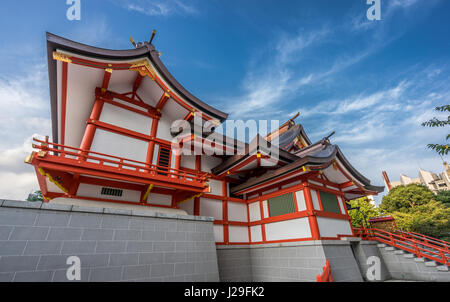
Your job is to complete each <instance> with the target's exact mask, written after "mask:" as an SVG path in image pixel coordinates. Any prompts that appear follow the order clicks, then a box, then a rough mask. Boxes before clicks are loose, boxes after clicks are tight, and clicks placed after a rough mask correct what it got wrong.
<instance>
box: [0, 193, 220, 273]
mask: <svg viewBox="0 0 450 302" xmlns="http://www.w3.org/2000/svg"><path fill="white" fill-rule="evenodd" d="M69 256H78V257H79V258H80V260H81V281H219V274H218V265H217V254H216V246H215V242H214V233H213V219H212V218H210V217H195V216H186V215H173V214H163V213H155V212H148V211H142V212H139V211H131V210H123V209H108V208H94V207H80V206H71V205H58V204H51V203H50V204H49V203H31V202H24V201H9V200H5V201H0V281H17V282H20V281H67V277H66V272H67V268H68V267H69V266H70V265H68V264H67V263H66V261H67V258H68V257H69Z"/></svg>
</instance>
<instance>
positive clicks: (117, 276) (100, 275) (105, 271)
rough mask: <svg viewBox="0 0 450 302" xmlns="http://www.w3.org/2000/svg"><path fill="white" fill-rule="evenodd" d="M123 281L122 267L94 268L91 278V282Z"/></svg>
mask: <svg viewBox="0 0 450 302" xmlns="http://www.w3.org/2000/svg"><path fill="white" fill-rule="evenodd" d="M121 280H122V267H106V268H93V269H91V273H90V276H89V281H91V282H110V281H121Z"/></svg>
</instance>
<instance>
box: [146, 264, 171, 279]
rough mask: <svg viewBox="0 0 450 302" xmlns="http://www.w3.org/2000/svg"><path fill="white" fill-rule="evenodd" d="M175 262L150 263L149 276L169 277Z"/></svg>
mask: <svg viewBox="0 0 450 302" xmlns="http://www.w3.org/2000/svg"><path fill="white" fill-rule="evenodd" d="M174 271H175V264H167V263H164V264H152V267H151V277H169V276H173V274H174Z"/></svg>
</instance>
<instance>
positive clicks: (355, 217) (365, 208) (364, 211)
mask: <svg viewBox="0 0 450 302" xmlns="http://www.w3.org/2000/svg"><path fill="white" fill-rule="evenodd" d="M348 203H349V204H350V206H351V207H352V208H356V209H354V210H349V211H348V214H349V215H350V216H351V217H352V225H353V226H354V227H363V226H366V223H367V221H369V219H370V218H372V217H376V216H378V215H379V211H378V209H377V208H376V207H375V206H374V205H372V204H371V203H370V202H369V199H368V198H367V197H362V198H358V199H354V200H350V201H349V202H348ZM358 208H359V209H358Z"/></svg>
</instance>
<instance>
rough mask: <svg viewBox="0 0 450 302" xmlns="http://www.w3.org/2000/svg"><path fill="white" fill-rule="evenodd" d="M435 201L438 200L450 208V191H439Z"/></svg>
mask: <svg viewBox="0 0 450 302" xmlns="http://www.w3.org/2000/svg"><path fill="white" fill-rule="evenodd" d="M434 199H436V200H437V201H439V202H442V203H443V204H445V205H447V206H450V191H447V190H439V191H438V192H437V194H436V196H435V198H434Z"/></svg>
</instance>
